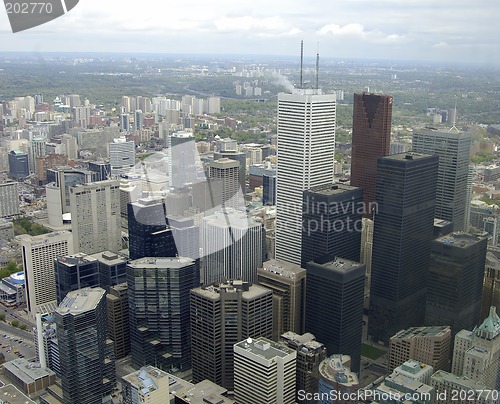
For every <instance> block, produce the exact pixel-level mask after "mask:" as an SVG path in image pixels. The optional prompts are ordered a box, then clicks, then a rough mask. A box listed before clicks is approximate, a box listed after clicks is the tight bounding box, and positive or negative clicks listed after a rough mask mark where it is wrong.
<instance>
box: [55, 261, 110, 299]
mask: <svg viewBox="0 0 500 404" xmlns="http://www.w3.org/2000/svg"><path fill="white" fill-rule="evenodd" d="M54 269H55V273H56V288H57V303H58V304H60V303H61V302H62V301H63V299H64V298H65V297H66V295H67V294H68V292H71V291H73V290H78V289H82V288H87V287H88V288H94V287H97V286H99V261H97V260H96V259H95V258H93V257H91V256H89V255H86V254H83V253H79V254H74V255H68V256H65V257H60V258H57V259H55V260H54ZM108 288H109V285H108Z"/></svg>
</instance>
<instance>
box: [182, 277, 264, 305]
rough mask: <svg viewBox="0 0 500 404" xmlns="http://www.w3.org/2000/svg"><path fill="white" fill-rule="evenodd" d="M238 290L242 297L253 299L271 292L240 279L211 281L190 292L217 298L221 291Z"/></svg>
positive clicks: (212, 298) (233, 291)
mask: <svg viewBox="0 0 500 404" xmlns="http://www.w3.org/2000/svg"><path fill="white" fill-rule="evenodd" d="M238 291H242V298H243V299H255V298H257V297H260V296H264V295H267V294H270V293H271V294H272V292H271V290H270V289H267V288H264V287H262V286H259V285H253V284H251V283H249V282H243V281H240V280H234V281H227V282H225V283H213V284H212V285H207V286H201V287H199V288H195V289H192V291H191V292H192V293H196V294H199V295H202V296H204V297H205V298H207V299H211V300H218V299H219V298H220V294H221V293H226V294H227V293H237V292H238Z"/></svg>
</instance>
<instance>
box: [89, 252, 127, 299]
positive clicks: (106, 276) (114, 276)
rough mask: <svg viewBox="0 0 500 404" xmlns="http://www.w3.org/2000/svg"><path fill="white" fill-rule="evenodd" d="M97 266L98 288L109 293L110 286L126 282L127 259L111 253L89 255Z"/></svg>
mask: <svg viewBox="0 0 500 404" xmlns="http://www.w3.org/2000/svg"><path fill="white" fill-rule="evenodd" d="M90 257H92V258H95V259H96V260H97V262H98V266H99V286H100V287H101V288H103V289H105V290H106V292H109V288H110V287H111V286H115V285H119V284H120V283H123V282H126V281H127V259H126V258H125V257H124V256H121V255H118V254H116V253H113V252H111V251H101V252H98V253H96V254H92V255H90Z"/></svg>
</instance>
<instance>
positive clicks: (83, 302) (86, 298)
mask: <svg viewBox="0 0 500 404" xmlns="http://www.w3.org/2000/svg"><path fill="white" fill-rule="evenodd" d="M105 295H106V291H105V290H104V289H102V288H84V289H78V290H75V291H72V292H69V293H68V294H67V295H66V297H65V298H64V299H63V301H62V302H61V304H60V305H59V307H58V308H57V309H56V313H59V314H61V315H65V314H68V313H71V314H74V315H77V314H80V313H83V312H86V311H89V310H92V309H95V308H96V307H97V304H98V303H99V301H100V300H101V298H102V297H103V296H105Z"/></svg>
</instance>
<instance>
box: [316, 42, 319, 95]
mask: <svg viewBox="0 0 500 404" xmlns="http://www.w3.org/2000/svg"><path fill="white" fill-rule="evenodd" d="M318 89H319V42H318V51H317V53H316V90H318Z"/></svg>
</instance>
